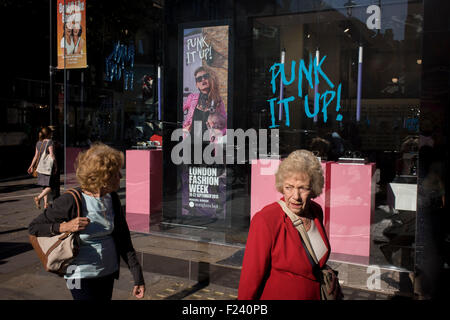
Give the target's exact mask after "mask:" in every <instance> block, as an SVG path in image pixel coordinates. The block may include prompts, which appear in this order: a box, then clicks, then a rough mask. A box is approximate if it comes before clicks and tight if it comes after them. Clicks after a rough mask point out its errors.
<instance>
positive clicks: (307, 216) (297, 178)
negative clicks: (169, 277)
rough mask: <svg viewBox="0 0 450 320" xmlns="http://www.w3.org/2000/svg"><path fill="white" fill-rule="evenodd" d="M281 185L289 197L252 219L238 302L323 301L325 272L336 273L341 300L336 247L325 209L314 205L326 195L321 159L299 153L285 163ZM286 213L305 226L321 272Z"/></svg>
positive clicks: (278, 178)
mask: <svg viewBox="0 0 450 320" xmlns="http://www.w3.org/2000/svg"><path fill="white" fill-rule="evenodd" d="M275 181H276V182H275V185H276V189H277V190H278V191H279V192H280V193H282V194H283V197H282V198H281V200H280V201H279V202H274V203H272V204H270V205H268V206H266V207H264V208H263V209H262V210H261V211H259V212H257V213H256V214H255V216H254V217H253V219H252V220H251V223H250V230H249V234H248V239H247V244H246V248H245V253H244V261H243V265H242V271H241V278H240V282H239V289H238V299H239V300H260V299H261V300H320V299H321V286H320V282H319V279H320V272H321V270H322V269H323V270H327V272H330V273H331V276H332V283H333V287H332V288H331V291H330V293H331V294H335V295H336V296H337V297H338V296H339V293H340V291H339V286H338V284H337V283H338V280H337V277H336V275H335V274H334V272H333V271H332V270H331V269H330V268H329V267H328V266H327V265H326V262H327V260H328V257H329V256H330V252H331V248H330V242H329V240H328V237H327V234H326V232H325V228H324V225H323V212H322V208H321V207H320V205H318V204H317V203H315V202H313V201H311V199H312V198H315V197H318V196H319V195H320V194H321V193H322V191H323V185H324V177H323V170H322V165H321V163H320V161H319V160H318V159H317V157H316V156H314V154H313V153H312V152H310V151H307V150H296V151H294V152H292V153H291V154H290V155H289V156H288V157H287V158H286V159H285V160H283V161H282V162H281V164H280V166H279V168H278V171H277V173H276V175H275ZM285 210H287V211H288V212H289V213H290V215H291V216H294V217H298V218H299V219H300V222H301V223H302V224H303V226H304V228H305V230H306V231H305V232H306V233H307V234H308V237H309V239H310V243H311V247H312V249H313V251H314V255H315V256H316V258H317V260H318V262H319V263H318V265H316V267H317V270H316V268H315V267H314V268H313V265H312V263H311V262H310V261H309V258H308V254H307V252H306V249H305V248H306V247H304V246H303V243H302V240H301V237H300V234H299V231H298V230H297V229H296V227H294V224H293V222H292V220H291V218H290V217H289V216H288V215H287V213H285ZM319 269H320V270H319ZM316 271H319V272H317V273H316Z"/></svg>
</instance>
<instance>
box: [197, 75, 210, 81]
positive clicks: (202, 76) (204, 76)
mask: <svg viewBox="0 0 450 320" xmlns="http://www.w3.org/2000/svg"><path fill="white" fill-rule="evenodd" d="M203 79H205V80H206V79H209V73H205V74H204V75H201V76H198V77H196V78H195V81H197V82H202V81H203Z"/></svg>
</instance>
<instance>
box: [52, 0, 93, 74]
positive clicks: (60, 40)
mask: <svg viewBox="0 0 450 320" xmlns="http://www.w3.org/2000/svg"><path fill="white" fill-rule="evenodd" d="M57 52H58V66H57V68H58V69H78V68H86V67H87V54H86V0H76V1H69V0H58V3H57Z"/></svg>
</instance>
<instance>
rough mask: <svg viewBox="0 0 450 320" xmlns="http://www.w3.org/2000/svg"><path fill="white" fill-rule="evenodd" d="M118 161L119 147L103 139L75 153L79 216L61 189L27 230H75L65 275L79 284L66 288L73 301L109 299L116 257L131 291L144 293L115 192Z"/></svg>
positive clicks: (120, 164)
mask: <svg viewBox="0 0 450 320" xmlns="http://www.w3.org/2000/svg"><path fill="white" fill-rule="evenodd" d="M123 164H124V155H123V153H122V152H120V151H118V150H116V149H113V148H111V147H109V146H107V145H104V144H102V143H95V144H93V145H92V146H91V148H90V149H88V150H86V151H84V152H82V153H80V154H79V155H78V157H77V160H76V165H75V166H76V177H77V180H78V182H79V184H80V187H79V188H76V190H77V191H78V192H79V193H80V194H81V204H82V210H81V216H80V217H77V206H76V203H75V199H74V197H73V196H72V195H71V194H69V193H64V194H63V195H62V196H61V197H59V198H58V199H56V200H55V203H54V205H53V207H51V208H49V209H47V210H45V211H44V213H43V214H41V215H40V216H38V217H37V218H36V219H34V220H33V221H32V222H31V224H30V226H29V233H30V234H32V235H35V236H51V235H57V234H60V233H64V232H78V234H79V238H80V250H79V253H78V255H77V256H76V257H75V259H74V260H73V261H72V262H71V264H70V265H69V266H68V268H67V270H68V271H67V273H66V275H65V276H64V277H65V279H66V280H67V281H71V283H73V281H74V280H78V281H79V283H80V285H79V286H75V288H72V289H70V291H71V294H72V296H73V298H74V299H75V300H110V299H111V297H112V292H113V286H114V279H118V277H119V270H120V265H119V262H120V257H122V258H123V260H124V261H125V262H126V264H127V265H128V268H129V269H130V271H131V273H132V275H133V279H134V287H133V294H134V296H135V297H137V298H139V299H140V298H142V297H143V296H144V292H145V282H144V277H143V274H142V269H141V266H140V264H139V261H138V259H137V256H136V252H135V250H134V248H133V244H132V242H131V237H130V231H129V229H128V225H127V222H126V219H125V215H124V213H123V210H122V206H121V203H120V199H119V196H118V194H117V190H118V189H119V187H120V179H121V177H122V176H121V173H120V169H121V168H122V167H123ZM69 271H71V272H69ZM72 287H73V286H72Z"/></svg>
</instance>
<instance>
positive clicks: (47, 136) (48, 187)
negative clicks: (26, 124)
mask: <svg viewBox="0 0 450 320" xmlns="http://www.w3.org/2000/svg"><path fill="white" fill-rule="evenodd" d="M45 153H47V154H50V157H51V158H52V159H53V168H52V171H51V173H50V174H43V173H39V172H38V173H37V175H38V176H37V184H38V185H39V186H42V192H41V193H40V194H39V195H38V196H37V197H34V203H35V205H36V208H37V209H41V200H42V199H44V209H47V208H48V207H49V203H48V195H49V193H50V192H51V191H52V189H54V188H55V185H56V179H57V178H58V179H59V176H58V177H57V176H56V172H57V166H58V165H57V161H56V157H55V151H54V147H53V140H52V130H51V129H50V128H49V127H43V128H41V130H40V131H39V141H38V142H37V143H36V151H35V153H34V157H33V160H32V161H31V164H30V167H29V168H28V170H27V172H28V173H29V174H32V173H33V169H34V168H35V167H37V166H38V163H39V161H40V158H41V156H42V155H43V154H45Z"/></svg>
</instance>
